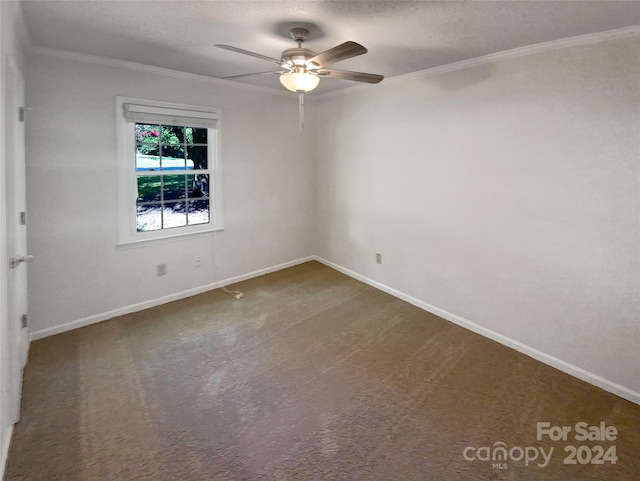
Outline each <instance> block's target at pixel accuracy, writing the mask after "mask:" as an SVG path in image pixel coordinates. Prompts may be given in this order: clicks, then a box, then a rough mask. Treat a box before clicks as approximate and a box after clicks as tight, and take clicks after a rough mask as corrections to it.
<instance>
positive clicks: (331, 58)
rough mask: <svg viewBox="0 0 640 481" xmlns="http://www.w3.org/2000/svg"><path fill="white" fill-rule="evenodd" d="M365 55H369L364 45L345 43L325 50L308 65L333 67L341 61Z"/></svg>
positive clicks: (308, 61)
mask: <svg viewBox="0 0 640 481" xmlns="http://www.w3.org/2000/svg"><path fill="white" fill-rule="evenodd" d="M363 53H367V49H366V48H364V47H363V46H362V45H360V44H359V43H356V42H345V43H342V44H340V45H338V46H337V47H333V48H330V49H329V50H325V51H324V52H322V53H319V54H318V55H316V56H315V57H313V58H310V59H309V60H307V65H309V64H310V63H314V64H316V65H318V66H320V67H323V66H325V65H331V64H333V63H336V62H340V61H341V60H346V59H348V58H351V57H356V56H358V55H362V54H363Z"/></svg>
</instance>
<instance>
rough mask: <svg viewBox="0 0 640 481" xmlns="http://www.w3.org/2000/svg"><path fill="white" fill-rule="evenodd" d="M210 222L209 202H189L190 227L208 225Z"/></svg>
mask: <svg viewBox="0 0 640 481" xmlns="http://www.w3.org/2000/svg"><path fill="white" fill-rule="evenodd" d="M208 222H209V201H208V200H191V201H189V225H195V224H207V223H208Z"/></svg>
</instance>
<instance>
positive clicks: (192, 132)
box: [185, 127, 207, 144]
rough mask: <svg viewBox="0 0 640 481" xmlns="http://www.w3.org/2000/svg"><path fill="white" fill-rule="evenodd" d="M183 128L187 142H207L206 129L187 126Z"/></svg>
mask: <svg viewBox="0 0 640 481" xmlns="http://www.w3.org/2000/svg"><path fill="white" fill-rule="evenodd" d="M185 130H186V135H187V143H188V144H206V143H207V129H198V128H196V127H187V128H186V129H185Z"/></svg>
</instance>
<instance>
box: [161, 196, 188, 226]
mask: <svg viewBox="0 0 640 481" xmlns="http://www.w3.org/2000/svg"><path fill="white" fill-rule="evenodd" d="M185 225H187V212H186V210H185V205H184V202H170V203H168V204H164V209H163V213H162V228H163V229H169V228H171V227H181V226H185Z"/></svg>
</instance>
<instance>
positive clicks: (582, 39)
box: [28, 26, 640, 101]
mask: <svg viewBox="0 0 640 481" xmlns="http://www.w3.org/2000/svg"><path fill="white" fill-rule="evenodd" d="M638 34H640V26H632V27H624V28H620V29H616V30H607V31H605V32H597V33H589V34H585V35H577V36H574V37H567V38H561V39H558V40H551V41H548V42H541V43H536V44H533V45H527V46H525V47H518V48H514V49H511V50H504V51H502V52H497V53H491V54H488V55H483V56H481V57H475V58H472V59H468V60H461V61H459V62H454V63H450V64H446V65H440V66H438V67H432V68H428V69H425V70H419V71H417V72H411V73H408V74H403V75H396V76H394V77H389V78H386V79H385V80H383V81H382V83H383V84H385V85H387V84H392V83H399V82H406V81H408V80H412V79H416V78H424V77H430V76H433V75H440V74H443V73H448V72H454V71H456V70H463V69H466V68H472V67H477V66H479V65H484V64H488V63H493V62H497V61H500V60H507V59H511V58H517V57H524V56H527V55H533V54H536V53H540V52H546V51H550V50H558V49H563V48H569V47H577V46H581V45H589V44H593V43H599V42H605V41H608V40H615V39H619V38H624V37H630V36H634V35H638ZM28 52H29V53H30V54H33V55H41V56H45V57H54V58H62V59H67V60H76V61H79V62H87V63H93V64H98V65H107V66H111V67H117V68H123V69H128V70H135V71H138V72H146V73H152V74H155V75H164V76H167V77H173V78H178V79H183V80H194V81H198V82H205V83H210V84H212V85H217V86H220V87H226V88H235V89H239V90H245V91H247V90H248V91H253V92H260V93H268V94H271V95H278V96H282V97H290V95H289V92H281V91H279V90H275V89H271V88H268V87H260V86H257V85H249V84H242V83H237V82H233V81H230V80H223V79H219V78H215V77H209V76H207V75H200V74H194V73H188V72H182V71H180V70H172V69H168V68H164V67H155V66H153V65H146V64H141V63H136V62H129V61H126V60H118V59H113V58H108V57H100V56H97V55H90V54H84V53H77V52H70V51H68V50H59V49H55V48H48V47H34V46H31V47H29V50H28ZM371 88H375V85H369V84H359V85H354V86H353V87H347V88H343V89H340V90H334V91H331V92H326V93H322V94H316V95H311V96H310V97H309V100H312V101H313V100H322V99H327V98H332V97H338V96H341V95H345V94H350V93H355V92H360V91H365V90H367V89H371Z"/></svg>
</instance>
